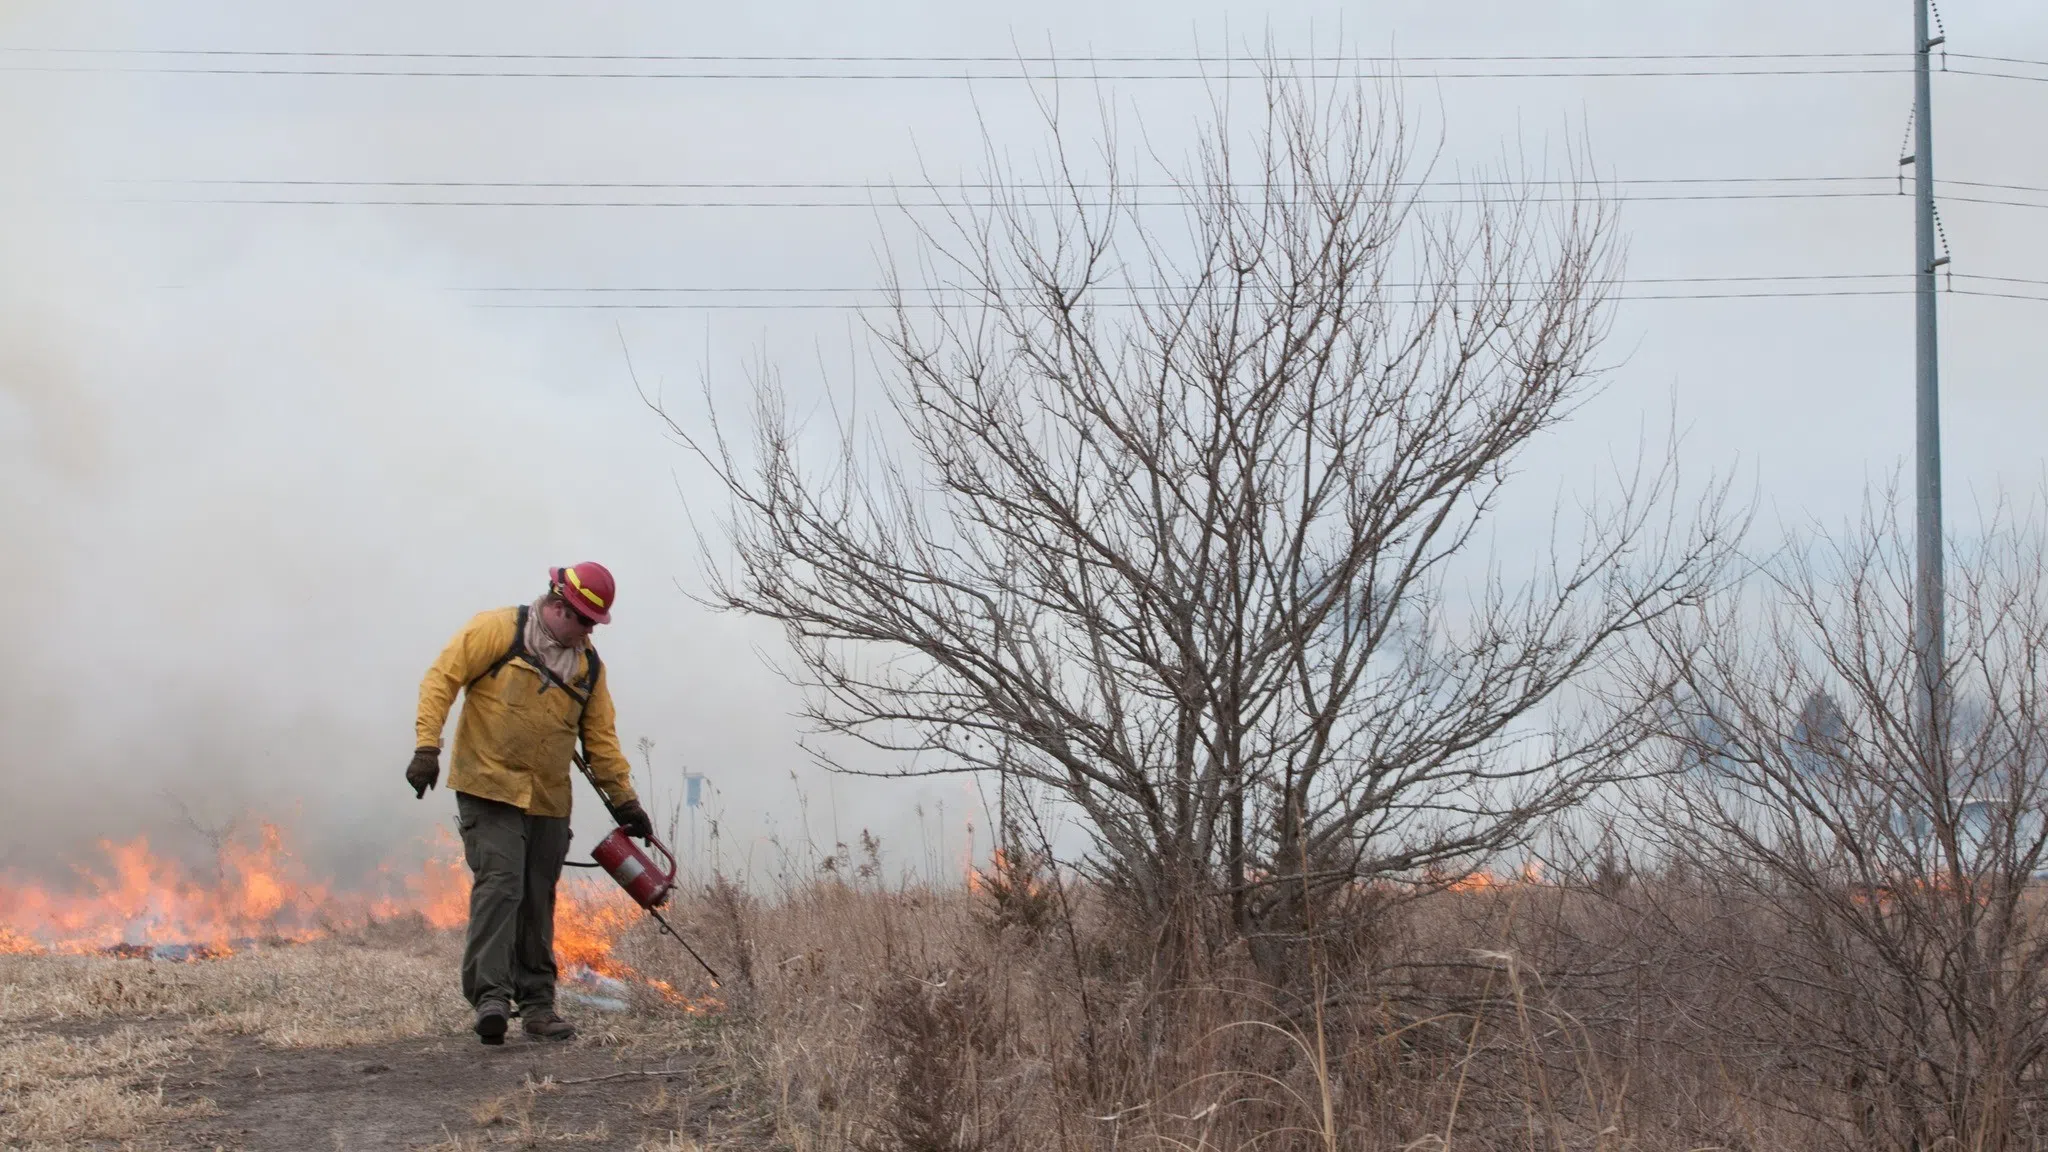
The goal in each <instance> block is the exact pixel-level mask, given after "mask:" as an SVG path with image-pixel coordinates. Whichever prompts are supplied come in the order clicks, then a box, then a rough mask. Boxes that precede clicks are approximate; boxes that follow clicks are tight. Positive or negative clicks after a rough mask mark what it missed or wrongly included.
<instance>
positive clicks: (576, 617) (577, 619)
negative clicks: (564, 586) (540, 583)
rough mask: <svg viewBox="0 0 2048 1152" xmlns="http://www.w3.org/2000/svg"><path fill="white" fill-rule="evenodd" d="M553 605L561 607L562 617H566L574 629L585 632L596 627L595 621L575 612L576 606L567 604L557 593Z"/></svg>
mask: <svg viewBox="0 0 2048 1152" xmlns="http://www.w3.org/2000/svg"><path fill="white" fill-rule="evenodd" d="M555 603H557V604H559V605H561V606H562V615H564V616H566V617H568V618H569V621H570V623H572V624H574V625H575V626H576V627H578V628H582V629H585V630H588V629H592V628H596V627H597V621H595V620H592V619H591V618H590V617H588V616H585V615H584V614H583V613H581V612H578V611H577V610H576V606H575V605H574V604H571V603H569V601H568V600H567V599H565V598H563V597H562V596H561V595H560V594H559V593H557V594H556V596H555Z"/></svg>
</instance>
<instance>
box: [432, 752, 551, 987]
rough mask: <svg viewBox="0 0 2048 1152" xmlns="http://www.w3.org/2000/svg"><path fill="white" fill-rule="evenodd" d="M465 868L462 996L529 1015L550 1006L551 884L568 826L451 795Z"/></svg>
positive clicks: (464, 795) (465, 795)
mask: <svg viewBox="0 0 2048 1152" xmlns="http://www.w3.org/2000/svg"><path fill="white" fill-rule="evenodd" d="M455 810H456V813H457V815H458V817H459V822H460V826H461V828H462V854H463V856H464V858H465V859H467V860H468V862H469V874H470V878H471V879H470V888H469V939H468V942H467V943H466V944H465V945H464V946H463V949H462V995H463V996H464V997H466V998H467V999H468V1000H469V1002H470V1004H471V1005H476V1004H481V1003H483V1002H484V1001H485V1000H502V1001H504V1002H506V1003H507V1004H517V1005H519V1009H520V1012H521V1013H522V1014H523V1015H526V1016H532V1015H534V1014H535V1012H536V1011H537V1010H539V1009H544V1008H545V1009H552V1008H553V1007H554V1004H555V882H556V881H557V880H559V879H561V877H562V861H563V860H564V859H565V858H567V856H568V855H569V821H568V820H567V819H566V818H564V817H558V816H529V815H527V814H526V813H525V812H524V811H522V810H520V809H518V808H515V807H513V806H512V805H510V804H502V803H500V802H498V801H496V800H485V799H483V798H482V797H480V796H471V795H469V794H468V793H466V792H457V793H456V794H455Z"/></svg>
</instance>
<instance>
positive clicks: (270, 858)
mask: <svg viewBox="0 0 2048 1152" xmlns="http://www.w3.org/2000/svg"><path fill="white" fill-rule="evenodd" d="M100 849H101V852H102V853H103V854H104V859H103V861H102V862H101V863H100V864H99V865H97V866H92V867H80V868H78V869H76V874H77V880H76V882H75V883H74V884H72V885H70V886H68V887H63V888H54V887H50V886H47V885H45V884H43V883H40V882H37V881H35V880H31V879H28V878H25V877H22V876H19V875H15V874H12V873H0V953H15V954H22V953H52V952H55V953H72V954H82V953H111V954H113V955H117V956H144V957H147V956H157V955H168V956H170V957H174V958H180V959H212V958H216V957H220V956H226V955H230V954H232V953H233V951H234V950H235V948H236V947H237V946H239V945H242V944H245V943H247V942H250V941H266V942H273V941H274V942H287V943H294V942H303V941H307V940H313V939H317V938H319V937H321V936H324V935H328V934H330V933H332V932H335V931H346V930H349V929H352V928H358V927H361V926H363V925H366V924H368V923H371V922H373V921H377V920H392V919H397V918H400V917H405V916H414V915H416V916H418V917H420V918H421V919H422V920H424V921H425V922H426V924H427V925H428V926H429V927H431V928H434V929H437V930H445V929H451V928H458V927H461V926H462V925H463V924H464V923H466V922H467V920H468V918H469V870H468V868H467V867H466V866H465V865H464V864H463V859H462V852H461V847H460V845H459V844H458V843H457V842H456V840H455V838H454V836H453V835H451V834H450V833H449V832H448V831H447V830H446V829H441V830H439V831H438V833H437V834H436V836H435V837H434V838H433V839H432V840H431V841H430V842H429V843H428V844H427V845H426V851H425V853H424V856H425V859H424V861H423V862H422V863H420V864H418V865H415V866H410V867H401V866H399V865H396V864H393V863H389V862H387V863H386V864H384V865H382V866H381V867H380V868H379V869H378V870H377V873H376V875H375V877H374V879H373V881H372V882H371V883H370V884H369V885H368V886H367V888H366V890H362V891H337V890H335V889H334V888H333V887H332V886H330V885H329V884H326V883H323V882H320V881H317V880H314V879H312V878H310V877H308V876H307V874H306V870H305V867H304V866H303V864H301V862H300V861H299V860H298V859H297V858H296V857H294V856H293V854H292V853H291V852H290V851H289V850H288V849H287V848H286V846H285V841H284V835H283V833H282V832H280V831H279V830H278V829H277V828H276V827H275V826H272V825H268V824H266V825H264V826H263V827H262V828H261V830H260V832H259V833H258V834H257V835H256V837H255V839H254V841H253V843H230V844H225V845H223V846H222V847H221V850H220V852H219V855H218V858H217V860H216V862H215V869H214V875H213V876H211V877H205V878H200V877H195V876H194V875H192V874H191V873H190V872H189V871H188V870H187V869H186V868H184V867H183V866H181V865H180V864H178V863H177V862H176V861H174V860H169V859H165V858H162V857H159V856H157V855H155V854H154V853H152V852H151V851H150V847H149V842H148V841H147V840H146V839H144V838H140V837H138V838H136V839H134V840H130V841H127V842H125V843H119V844H116V843H112V842H109V841H102V842H101V844H100ZM639 920H640V909H639V907H638V906H637V905H635V904H634V903H633V902H632V900H631V899H630V898H628V897H626V896H625V894H623V893H621V892H618V891H616V890H614V889H613V888H611V887H610V886H609V885H608V884H606V883H604V882H603V881H601V880H597V879H594V878H583V877H570V878H567V879H565V881H564V882H563V884H562V886H561V888H560V889H559V891H558V892H557V898H556V906H555V955H556V961H557V963H558V965H559V966H560V967H561V968H562V970H563V971H564V973H565V974H567V975H572V976H573V974H574V973H576V972H577V971H578V970H579V969H587V970H589V971H591V972H594V973H598V974H600V975H603V976H607V977H610V978H612V979H615V980H621V981H630V982H637V983H641V984H644V985H646V986H648V987H651V988H653V989H654V990H655V991H656V992H658V993H659V994H660V995H661V996H662V997H663V998H664V999H665V1000H668V1001H669V1002H671V1003H674V1004H677V1005H679V1006H681V1007H683V1008H684V1009H685V1010H686V1011H691V1012H710V1011H717V1010H718V1009H719V1008H722V1007H723V1005H722V1004H721V1003H720V1002H719V1001H718V1000H716V999H715V998H710V997H706V998H703V999H699V1000H692V999H690V998H689V997H687V996H684V995H682V994H681V993H679V992H677V991H676V990H675V989H674V988H672V987H670V986H669V985H667V984H664V983H661V982H659V981H650V980H643V979H641V977H640V976H639V975H638V974H637V973H636V972H634V971H633V969H632V968H631V967H630V966H629V965H627V964H625V963H624V962H622V961H621V960H619V959H618V958H617V956H616V955H614V948H615V946H616V945H617V944H618V942H619V941H620V939H621V938H622V937H623V936H624V935H625V933H626V931H627V930H628V929H630V928H631V927H632V926H633V925H634V924H636V923H638V922H639ZM167 948H168V949H169V951H168V952H166V951H165V949H167Z"/></svg>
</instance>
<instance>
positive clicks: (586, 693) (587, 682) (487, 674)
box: [470, 604, 604, 709]
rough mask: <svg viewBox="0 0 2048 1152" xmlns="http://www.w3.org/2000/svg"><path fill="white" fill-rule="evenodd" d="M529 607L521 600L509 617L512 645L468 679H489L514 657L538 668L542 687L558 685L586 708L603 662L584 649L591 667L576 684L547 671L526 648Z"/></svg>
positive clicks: (591, 649)
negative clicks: (511, 617) (588, 656)
mask: <svg viewBox="0 0 2048 1152" xmlns="http://www.w3.org/2000/svg"><path fill="white" fill-rule="evenodd" d="M532 611H533V606H532V605H530V604H521V605H520V606H519V615H518V616H517V617H516V618H515V619H514V620H513V621H512V646H511V647H509V648H507V649H505V654H504V655H503V656H500V657H498V658H497V659H496V660H493V661H491V666H490V667H489V668H486V669H484V670H483V672H482V674H480V675H479V676H477V678H476V679H475V680H471V681H470V683H471V684H475V683H477V682H478V681H482V680H488V679H490V678H491V677H493V676H496V675H497V674H498V673H499V672H500V671H501V670H503V668H504V667H505V665H507V664H510V663H511V662H512V661H514V660H525V661H526V662H527V663H528V664H531V665H533V666H534V668H535V669H536V670H537V671H539V672H540V675H541V679H542V680H543V681H545V682H546V683H544V684H543V685H542V686H541V691H543V692H545V691H547V686H546V685H547V684H557V685H560V686H561V689H562V691H564V692H567V693H568V694H569V695H570V696H572V697H574V698H575V700H576V703H578V704H580V705H582V706H583V707H584V708H586V709H588V708H589V707H590V696H591V693H593V692H596V691H597V674H598V672H599V671H600V670H601V669H602V668H603V667H604V662H603V661H602V660H600V659H598V656H597V649H595V648H586V649H584V651H586V652H588V653H589V654H590V667H589V669H588V670H586V671H585V672H584V673H583V678H582V679H581V680H580V681H578V682H577V683H576V684H569V683H566V682H564V681H563V680H561V679H560V678H558V677H557V676H556V675H555V674H554V673H553V672H552V671H550V670H549V669H548V666H547V665H546V664H545V663H544V662H542V661H540V660H536V659H533V658H532V657H531V656H530V655H529V654H528V652H527V651H526V621H527V617H528V614H529V613H531V612H532Z"/></svg>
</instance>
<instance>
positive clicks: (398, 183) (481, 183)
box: [110, 175, 2048, 192]
mask: <svg viewBox="0 0 2048 1152" xmlns="http://www.w3.org/2000/svg"><path fill="white" fill-rule="evenodd" d="M1896 179H1897V177H1896V176H1892V175H1874V176H1668V177H1643V178H1636V179H1615V180H1600V179H1586V180H1569V179H1543V180H1516V179H1474V180H1436V181H1422V180H1403V181H1396V182H1395V183H1394V185H1393V186H1394V187H1399V188H1429V187H1446V188H1455V187H1502V188H1516V187H1613V186H1617V185H1667V184H1821V183H1846V182H1862V183H1866V184H1869V183H1884V184H1890V183H1892V182H1894V181H1895V180H1896ZM110 183H115V184H170V185H198V186H232V185H240V186H249V187H308V188H551V189H571V188H574V189H583V188H587V189H592V190H614V189H618V190H636V189H648V190H657V191H659V190H676V191H832V192H847V191H856V192H857V191H867V192H891V191H904V190H912V191H924V190H931V189H936V190H964V191H996V190H1002V189H1029V190H1034V191H1064V190H1066V189H1082V190H1096V189H1106V188H1109V187H1110V185H1109V184H1108V183H1105V182H1101V181H1073V182H1058V183H1055V182H1047V181H1021V180H1020V181H1009V182H997V181H935V182H932V183H929V184H926V183H919V184H900V183H886V182H881V181H639V182H635V181H598V180H318V179H283V180H267V179H255V178H246V177H207V178H134V179H121V180H113V181H110ZM1943 183H1948V184H1970V183H1971V182H1970V181H1966V180H1948V181H1943ZM1115 186H1116V187H1118V188H1124V189H1144V190H1160V189H1177V188H1208V187H1210V186H1209V185H1207V184H1204V183H1202V182H1200V181H1184V182H1176V181H1144V180H1130V181H1120V182H1118V183H1117V184H1116V185H1115ZM1974 186H1976V187H1983V188H2008V189H2016V190H2024V191H2048V189H2039V188H2035V189H2030V188H2027V187H2026V186H2025V185H2011V184H1980V185H1974ZM1233 187H1235V188H1257V187H1260V185H1257V184H1237V185H1233Z"/></svg>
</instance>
